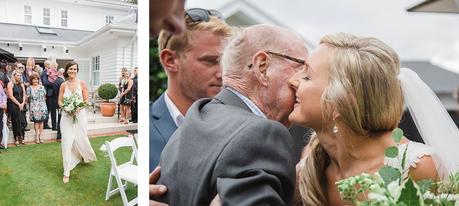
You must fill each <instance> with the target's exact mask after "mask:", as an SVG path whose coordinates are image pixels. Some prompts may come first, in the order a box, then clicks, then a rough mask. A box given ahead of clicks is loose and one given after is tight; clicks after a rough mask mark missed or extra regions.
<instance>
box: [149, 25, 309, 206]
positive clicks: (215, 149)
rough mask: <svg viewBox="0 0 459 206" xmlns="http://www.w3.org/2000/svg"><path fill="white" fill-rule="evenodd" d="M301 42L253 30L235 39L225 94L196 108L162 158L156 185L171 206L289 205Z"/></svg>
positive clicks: (286, 34)
mask: <svg viewBox="0 0 459 206" xmlns="http://www.w3.org/2000/svg"><path fill="white" fill-rule="evenodd" d="M306 56H307V48H306V45H305V42H304V40H303V39H302V38H301V36H299V35H298V34H295V33H293V32H291V31H288V30H286V29H283V28H280V27H277V26H270V25H255V26H250V27H248V28H246V29H244V30H243V31H242V32H241V33H239V34H237V35H236V36H235V37H234V38H233V39H232V40H231V42H230V43H229V44H228V45H227V46H226V47H225V50H224V53H223V56H222V68H223V73H222V79H223V85H224V86H225V88H224V89H223V90H222V91H221V92H220V93H218V94H217V95H216V96H215V97H213V98H204V99H200V100H198V101H196V102H195V103H194V104H193V105H192V106H191V107H190V108H189V109H188V111H187V116H186V118H185V120H184V121H183V123H182V125H181V126H180V127H179V128H178V129H177V131H176V132H175V133H174V134H173V135H172V136H171V138H170V140H169V143H168V144H167V145H166V147H165V148H164V150H163V152H162V154H161V161H160V165H161V170H162V171H161V177H160V178H159V180H158V182H157V183H158V184H163V185H165V186H167V189H168V193H167V194H166V195H165V196H163V197H159V198H154V199H156V200H159V201H162V202H165V203H168V204H170V205H209V204H210V203H211V202H212V201H213V200H214V198H215V197H216V196H218V197H219V198H217V199H219V201H220V202H221V204H222V205H292V204H293V203H294V197H293V196H294V191H295V163H296V161H295V160H294V148H293V146H294V143H293V140H292V137H291V136H290V134H289V131H288V129H287V128H288V127H289V126H290V122H289V120H288V115H289V114H290V112H291V111H292V109H293V105H294V102H295V95H294V91H293V90H292V89H291V88H290V87H289V85H288V84H287V81H288V79H289V78H290V77H291V76H293V74H295V73H296V72H297V71H299V70H301V69H303V68H304V67H305V66H306V62H305V60H304V59H305V58H306Z"/></svg>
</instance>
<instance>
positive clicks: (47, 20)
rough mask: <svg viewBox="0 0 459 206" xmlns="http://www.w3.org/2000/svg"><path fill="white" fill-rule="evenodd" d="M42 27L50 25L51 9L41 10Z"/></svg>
mask: <svg viewBox="0 0 459 206" xmlns="http://www.w3.org/2000/svg"><path fill="white" fill-rule="evenodd" d="M43 25H48V26H49V25H51V9H49V8H43Z"/></svg>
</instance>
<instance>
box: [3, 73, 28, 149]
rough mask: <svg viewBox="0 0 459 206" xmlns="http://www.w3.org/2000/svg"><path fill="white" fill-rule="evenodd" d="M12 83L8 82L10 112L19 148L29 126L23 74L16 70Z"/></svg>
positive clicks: (16, 143)
mask: <svg viewBox="0 0 459 206" xmlns="http://www.w3.org/2000/svg"><path fill="white" fill-rule="evenodd" d="M11 76H12V78H11V81H10V82H8V86H7V93H8V112H9V113H10V115H11V124H12V127H13V134H14V140H15V142H14V144H15V145H16V146H18V145H19V144H25V143H24V134H25V128H26V126H27V123H26V119H25V105H26V99H27V98H26V95H25V87H24V84H23V83H22V72H20V71H19V70H14V71H13V73H12V75H11Z"/></svg>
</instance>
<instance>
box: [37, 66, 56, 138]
mask: <svg viewBox="0 0 459 206" xmlns="http://www.w3.org/2000/svg"><path fill="white" fill-rule="evenodd" d="M51 64H55V65H53V66H56V67H57V64H56V63H51V61H49V60H46V61H45V63H44V65H45V68H44V69H43V72H42V73H41V75H40V79H41V83H42V84H43V86H44V87H45V89H46V107H47V108H48V111H49V115H51V125H52V130H57V126H56V120H57V119H56V109H57V104H55V102H57V101H56V98H55V96H56V95H54V92H56V93H58V92H59V90H57V91H55V90H54V85H55V83H56V82H50V81H49V80H48V69H49V68H50V67H51ZM48 117H49V116H48ZM48 119H49V118H46V119H45V121H44V123H45V124H44V126H43V129H51V127H49V124H48Z"/></svg>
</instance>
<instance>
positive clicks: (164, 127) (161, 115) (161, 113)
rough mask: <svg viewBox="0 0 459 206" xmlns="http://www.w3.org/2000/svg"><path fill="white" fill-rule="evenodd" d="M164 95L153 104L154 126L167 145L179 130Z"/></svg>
mask: <svg viewBox="0 0 459 206" xmlns="http://www.w3.org/2000/svg"><path fill="white" fill-rule="evenodd" d="M165 94H166V93H163V94H162V95H161V96H160V97H159V99H158V100H157V101H156V102H155V103H154V104H153V107H152V109H153V111H152V116H153V125H154V126H155V127H156V128H157V129H158V131H159V134H160V136H161V138H162V139H163V140H164V142H165V143H167V142H168V141H169V138H170V137H171V136H172V134H173V133H174V132H175V130H177V126H176V125H175V123H174V120H173V119H172V117H171V115H170V113H169V110H168V109H167V106H166V101H165V100H164V95H165Z"/></svg>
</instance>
